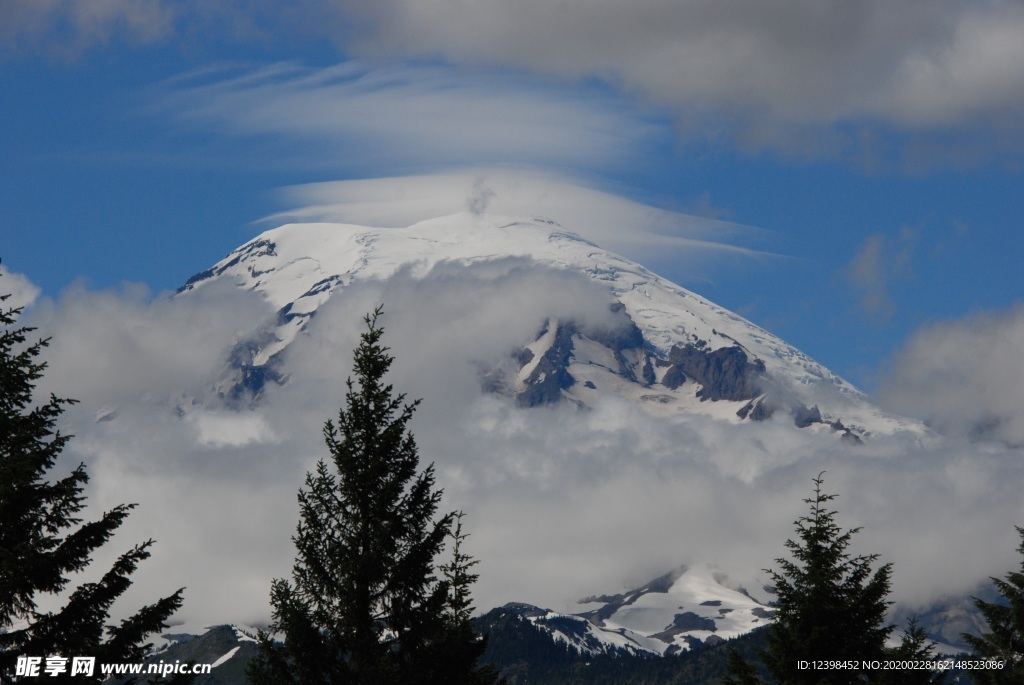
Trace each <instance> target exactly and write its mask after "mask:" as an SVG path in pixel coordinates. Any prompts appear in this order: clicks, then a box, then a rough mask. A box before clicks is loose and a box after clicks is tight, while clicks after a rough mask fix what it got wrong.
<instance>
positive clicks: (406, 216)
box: [264, 167, 780, 278]
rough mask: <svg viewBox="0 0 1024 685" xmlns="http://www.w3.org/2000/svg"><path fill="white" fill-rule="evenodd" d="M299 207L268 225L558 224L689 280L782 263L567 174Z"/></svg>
mask: <svg viewBox="0 0 1024 685" xmlns="http://www.w3.org/2000/svg"><path fill="white" fill-rule="evenodd" d="M282 197H283V200H284V202H285V203H287V204H288V205H291V206H292V207H294V209H289V210H287V211H284V212H281V213H278V214H274V215H272V216H270V217H267V218H266V219H264V222H269V223H274V224H278V223H282V222H285V221H298V222H314V221H327V222H338V223H353V224H357V225H361V226H379V227H387V226H410V225H412V224H414V223H416V222H418V221H422V220H425V219H430V218H434V217H438V216H447V215H449V214H455V213H457V212H464V211H468V210H472V209H473V207H474V206H478V205H480V204H481V203H483V202H486V210H487V212H488V213H490V214H497V215H508V216H534V217H541V218H548V219H552V220H555V221H557V222H558V223H559V224H560V225H561V226H563V227H565V228H566V229H568V230H570V231H573V232H576V233H579V234H580V235H582V236H583V237H585V238H587V239H589V240H592V241H593V242H595V243H597V244H599V245H600V246H601V247H604V248H606V249H609V250H612V251H614V252H617V253H619V254H622V255H624V256H627V257H630V258H632V259H634V260H637V261H639V262H641V263H643V264H646V265H648V266H650V267H652V268H659V267H660V266H661V265H662V264H667V263H669V262H671V266H672V268H673V269H675V270H681V267H682V266H684V265H685V267H686V268H687V269H689V270H690V275H691V277H693V278H696V277H700V276H705V277H706V276H708V275H710V268H709V267H710V266H711V265H712V264H714V263H716V262H715V261H714V260H715V259H716V258H722V257H728V258H732V259H735V258H737V257H738V258H742V259H754V260H756V259H762V260H763V259H778V258H779V257H780V255H775V254H771V253H769V252H764V251H760V250H757V249H753V248H751V247H745V246H744V245H743V244H744V243H745V244H747V245H751V244H764V243H766V242H770V241H771V239H772V237H773V234H772V233H771V232H769V231H766V230H764V229H758V228H755V227H752V226H744V225H740V224H735V223H730V222H728V221H721V220H718V219H709V218H705V217H701V216H694V215H690V214H683V213H680V212H674V211H670V210H665V209H661V208H658V207H654V206H651V205H647V204H643V203H641V202H637V201H634V200H629V199H626V198H624V197H622V196H620V195H615V194H613V193H610V192H605V191H603V190H599V189H597V188H591V187H587V186H586V185H583V184H581V183H580V182H579V181H578V180H576V179H573V178H571V177H570V176H568V175H566V174H554V173H541V172H537V171H531V172H524V171H514V170H509V169H502V168H495V167H491V168H487V167H479V168H475V169H468V170H459V171H457V172H451V173H436V174H429V175H420V176H404V177H395V178H377V179H363V180H356V181H335V182H327V183H312V184H305V185H300V186H294V187H291V188H287V189H285V190H284V191H283V193H282Z"/></svg>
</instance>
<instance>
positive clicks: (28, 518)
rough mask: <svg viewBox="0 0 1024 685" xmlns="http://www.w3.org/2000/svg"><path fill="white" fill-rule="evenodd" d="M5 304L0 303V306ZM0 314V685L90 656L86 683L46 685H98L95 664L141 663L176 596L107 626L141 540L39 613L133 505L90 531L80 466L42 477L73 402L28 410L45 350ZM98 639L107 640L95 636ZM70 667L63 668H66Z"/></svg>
mask: <svg viewBox="0 0 1024 685" xmlns="http://www.w3.org/2000/svg"><path fill="white" fill-rule="evenodd" d="M8 298H9V295H4V296H0V303H2V302H3V301H6V300H7V299H8ZM4 306H5V305H2V304H0V325H2V326H3V330H2V333H0V681H3V682H9V681H12V680H16V679H15V678H14V674H15V670H16V669H15V667H16V663H17V659H18V657H19V656H29V657H43V658H44V659H45V657H47V656H58V655H59V656H62V657H73V656H82V657H88V656H94V657H96V668H95V671H94V677H93V678H92V679H91V680H90V679H88V678H84V677H81V676H75V677H74V678H71V677H70V668H68V669H67V670H66V672H65V673H64V674H63V675H62V676H57V677H49V676H47V677H46V679H47V681H48V682H58V683H59V682H75V683H87V682H97V683H98V682H100V681H101V674H100V668H99V664H102V663H109V662H136V663H141V661H142V660H143V658H144V657H145V656H146V654H148V652H149V649H150V646H151V645H149V644H145V643H144V640H145V639H146V637H147V636H148V635H151V634H153V633H156V632H159V631H160V630H162V629H164V628H165V627H166V623H165V621H166V620H167V618H168V617H169V616H170V615H171V614H172V613H174V611H175V610H176V609H177V608H178V607H179V606H181V602H182V590H178V591H177V592H175V593H174V594H173V595H170V596H169V597H165V598H163V599H161V600H159V601H158V602H156V603H155V604H152V605H149V606H146V607H143V608H142V609H141V610H139V611H138V613H136V614H135V615H134V616H132V617H130V618H128V619H125V620H123V621H122V622H121V624H120V625H118V626H106V625H105V624H106V621H107V619H108V616H109V610H110V607H111V605H112V604H113V603H114V601H115V600H116V599H117V598H118V597H119V596H120V595H121V594H123V593H124V591H125V590H127V589H128V587H129V586H130V585H131V579H130V576H131V574H132V573H133V572H134V571H135V570H136V568H137V566H138V564H139V562H140V561H142V560H144V559H146V558H147V557H149V555H150V552H149V548H150V546H151V545H152V544H153V541H152V540H148V541H146V542H144V543H142V544H141V545H137V546H135V547H134V548H133V549H131V550H129V551H127V552H125V553H124V554H122V555H121V557H120V558H119V559H118V560H117V561H116V562H115V563H114V565H113V566H112V567H111V569H110V570H109V571H107V573H106V574H104V575H103V577H102V578H100V579H99V580H98V581H96V582H91V583H85V584H83V585H81V586H80V587H78V588H77V589H75V590H74V591H73V592H72V593H71V594H70V596H69V597H68V600H67V603H66V604H65V605H64V607H63V608H62V609H60V610H59V611H46V612H41V611H39V607H38V605H37V602H36V600H37V598H38V597H39V595H41V594H43V595H45V594H56V593H60V592H62V591H64V590H65V589H66V588H67V586H68V585H69V582H70V579H69V578H68V574H71V573H75V572H78V571H82V570H84V569H86V568H87V567H88V566H89V564H90V562H91V556H92V553H93V552H94V550H96V549H97V548H99V547H101V546H102V545H103V544H104V543H105V542H106V541H107V540H108V539H109V538H110V537H111V535H113V534H114V531H115V530H116V529H117V528H118V527H119V526H120V525H121V523H122V522H123V521H124V519H125V517H127V516H128V513H129V511H130V510H131V509H132V508H133V507H134V506H135V505H134V504H122V505H119V506H116V507H114V508H113V509H111V510H110V511H108V512H106V513H105V514H103V516H102V517H101V518H100V519H99V520H96V521H91V522H87V523H84V524H83V523H82V520H81V519H80V518H78V515H79V513H80V512H81V511H82V509H83V508H84V507H85V496H84V495H83V494H82V491H83V488H84V487H85V484H86V483H87V482H88V480H89V477H88V474H87V473H86V470H85V466H84V464H79V465H78V466H77V467H75V468H74V469H73V470H72V471H71V473H70V474H69V475H67V476H65V477H63V478H60V479H56V480H49V479H48V478H47V476H48V473H49V472H50V471H51V469H53V468H54V466H55V465H56V464H57V459H58V457H59V456H60V454H61V452H62V451H63V449H64V447H65V446H66V445H67V442H68V440H69V439H70V436H68V435H63V434H61V433H60V432H59V431H58V430H57V429H56V424H57V420H58V418H59V417H60V416H61V414H62V413H63V411H64V408H65V407H66V406H68V405H70V404H72V403H73V402H74V401H73V400H69V399H60V398H57V397H55V396H52V395H51V397H50V398H49V401H48V402H46V403H45V404H42V405H40V406H33V392H34V390H35V385H36V382H37V381H38V380H39V379H40V378H41V377H42V374H43V371H44V370H45V369H46V363H45V362H42V361H39V359H38V358H39V356H40V354H41V353H42V350H43V348H44V347H46V346H47V344H48V342H49V341H48V340H39V341H38V342H35V343H34V344H27V340H28V334H29V333H31V332H32V330H33V329H31V328H26V327H21V328H18V327H16V322H17V317H18V315H19V314H20V312H21V309H20V308H14V309H10V308H6V309H5V308H3V307H4ZM104 633H106V635H104ZM68 665H70V661H69V662H68Z"/></svg>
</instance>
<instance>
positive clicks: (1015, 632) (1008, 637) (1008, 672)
mask: <svg viewBox="0 0 1024 685" xmlns="http://www.w3.org/2000/svg"><path fill="white" fill-rule="evenodd" d="M1016 528H1017V533H1018V534H1019V535H1020V537H1021V544H1020V546H1019V547H1017V551H1018V552H1020V554H1021V555H1022V559H1021V565H1020V570H1019V571H1011V572H1010V573H1007V574H1006V578H1005V579H1001V578H992V582H993V584H995V586H996V590H998V591H999V594H1000V595H1002V597H1003V600H1004V602H1000V603H995V602H986V601H984V600H981V599H978V598H975V599H974V605H975V606H976V607H978V609H979V610H980V611H981V613H982V615H983V616H984V617H985V622H986V623H987V624H988V629H989V632H987V633H985V634H983V635H981V636H980V637H979V636H976V635H968V634H966V633H965V634H964V635H963V638H964V640H965V641H966V642H967V644H969V645H970V646H971V649H973V650H974V653H975V655H976V656H977V657H978V658H979V659H996V660H1000V661H1003V662H1004V665H1003V668H1001V669H994V670H987V669H986V670H979V671H971V677H972V678H975V679H976V680H977V682H978V683H994V684H997V685H1002V684H1003V683H1022V682H1024V528H1021V527H1020V526H1017V527H1016Z"/></svg>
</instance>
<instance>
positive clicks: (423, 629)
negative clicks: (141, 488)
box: [249, 309, 493, 685]
mask: <svg viewBox="0 0 1024 685" xmlns="http://www.w3.org/2000/svg"><path fill="white" fill-rule="evenodd" d="M380 311H381V310H380V309H377V311H375V312H374V313H373V314H372V315H368V316H367V317H366V318H365V322H366V327H367V330H366V332H364V333H363V334H362V338H361V341H360V344H359V346H358V347H357V348H356V350H355V354H354V372H355V375H356V378H357V381H358V382H353V380H352V379H351V378H349V379H348V381H347V393H346V406H345V407H344V408H343V409H341V410H340V411H339V413H338V421H337V424H335V423H334V422H332V421H328V422H327V424H326V426H325V428H324V437H325V440H326V443H327V448H328V450H329V451H330V454H331V461H332V465H333V469H332V468H329V467H328V465H327V463H326V462H325V461H324V460H323V459H321V460H320V461H319V463H318V464H317V467H316V471H315V473H310V474H307V476H306V482H305V487H304V488H302V489H301V490H300V491H299V504H300V521H299V524H298V527H297V529H296V534H295V535H294V537H293V538H292V539H293V541H294V542H295V546H296V550H297V556H296V560H295V565H294V567H293V570H292V580H291V582H289V581H287V580H282V579H277V580H274V582H273V584H272V587H271V603H272V605H273V616H274V622H273V625H272V630H274V631H277V632H280V633H282V634H283V636H284V643H283V644H279V643H276V642H274V641H273V640H272V639H271V636H270V635H269V634H266V633H263V634H261V635H260V644H261V650H260V654H259V655H258V656H257V658H256V659H254V661H253V663H252V666H251V667H250V671H249V676H250V679H251V681H252V682H253V683H254V685H263V684H265V685H280V684H286V683H296V684H302V685H306V684H308V683H345V684H349V683H351V684H353V685H390V684H395V685H399V684H401V685H415V684H416V683H438V684H440V683H473V682H480V683H486V682H491V681H493V676H489V674H488V672H481V671H478V670H477V669H476V659H477V657H478V656H479V653H480V651H482V648H480V647H479V644H480V643H479V640H478V638H477V637H476V636H475V635H473V634H472V631H471V630H469V629H468V627H469V626H468V621H467V620H468V612H469V611H470V606H469V594H468V585H469V583H470V582H472V580H473V578H474V576H473V575H472V574H470V573H469V572H468V570H469V568H470V567H471V566H472V563H473V562H471V561H470V560H469V558H468V557H467V556H465V555H464V554H462V552H461V541H462V539H463V537H464V536H462V533H461V528H458V529H456V554H455V557H454V558H453V560H452V563H451V565H449V566H447V567H444V569H443V570H444V572H445V573H446V575H447V576H448V577H447V578H444V579H441V578H438V577H437V575H436V570H435V566H434V563H435V562H434V560H435V559H436V558H437V557H438V555H439V554H440V553H441V552H442V550H443V548H444V546H445V541H446V538H447V537H448V536H449V535H450V534H451V530H452V525H453V522H454V520H455V518H456V517H455V514H447V515H445V516H441V517H439V518H437V519H436V520H435V515H436V513H437V508H438V505H439V503H440V500H441V491H440V490H436V489H435V485H434V482H435V478H434V468H433V465H431V466H428V467H427V468H426V469H424V470H423V471H419V456H418V451H417V448H416V443H415V440H414V439H413V436H412V435H411V434H410V433H409V432H408V423H409V420H410V419H411V418H412V415H413V412H414V411H415V409H416V406H417V405H418V404H419V402H418V401H416V402H412V403H409V404H406V403H405V395H395V394H394V391H393V388H392V386H391V385H387V384H385V383H384V376H385V374H386V373H387V371H388V369H389V368H390V366H391V364H392V361H393V358H392V357H391V356H390V355H389V354H388V348H386V347H383V346H382V345H381V343H380V339H381V336H382V334H383V329H382V328H380V327H379V326H378V325H377V319H378V317H379V315H380ZM474 678H477V679H476V680H474Z"/></svg>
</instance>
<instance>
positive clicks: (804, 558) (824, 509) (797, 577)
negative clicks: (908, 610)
mask: <svg viewBox="0 0 1024 685" xmlns="http://www.w3.org/2000/svg"><path fill="white" fill-rule="evenodd" d="M823 473H824V472H823ZM823 473H821V474H818V477H817V478H815V479H814V496H813V497H812V498H810V499H807V500H804V501H805V502H806V503H807V504H809V505H810V512H809V513H808V514H807V515H806V516H801V517H800V518H799V519H797V520H796V521H795V522H794V523H795V525H796V531H797V537H798V540H796V541H794V540H787V541H786V548H787V549H788V550H789V551H790V554H791V555H792V559H784V558H780V559H776V563H777V564H779V568H780V569H781V570H780V571H778V572H776V571H768V573H769V574H770V576H771V578H772V582H773V583H774V585H775V591H776V593H777V600H776V614H775V622H774V623H773V624H772V626H771V627H770V628H769V629H768V636H767V642H768V646H767V648H766V649H765V651H764V653H763V655H762V656H763V659H764V663H765V666H766V667H767V668H768V670H769V672H770V673H771V676H772V678H773V680H774V681H775V682H777V683H780V684H786V685H789V684H794V685H795V684H802V683H807V684H809V685H811V684H813V685H827V684H831V685H836V684H840V683H860V682H864V681H865V680H870V679H871V678H872V677H873V676H874V674H873V673H872V672H870V671H853V670H848V671H842V670H837V671H815V670H810V669H803V670H801V669H799V668H798V662H799V661H801V660H803V661H812V660H815V659H829V660H839V661H846V660H849V661H856V662H858V663H860V662H863V661H864V660H873V659H879V660H881V659H883V658H884V657H885V641H886V638H887V637H888V636H889V633H890V632H892V627H891V626H887V625H885V615H886V611H887V608H888V606H889V604H890V602H889V601H888V600H887V599H886V598H887V597H888V595H889V586H890V576H891V574H892V565H891V564H883V565H882V566H880V567H879V568H878V569H877V570H876V571H874V572H872V570H871V567H872V565H873V564H874V563H875V562H876V561H877V559H878V555H876V554H870V555H862V556H855V557H854V556H850V554H849V553H848V552H847V549H848V548H849V546H850V541H851V539H852V537H853V535H854V534H856V533H857V532H858V531H859V529H858V528H854V529H852V530H848V531H846V532H843V531H842V530H841V529H840V528H839V526H838V525H836V522H835V518H836V512H835V511H834V510H832V509H829V508H828V503H829V502H831V501H832V500H833V499H835V497H836V496H835V495H827V494H825V493H823V492H822V488H821V486H822V483H823V482H824V481H823V480H822V475H823Z"/></svg>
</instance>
